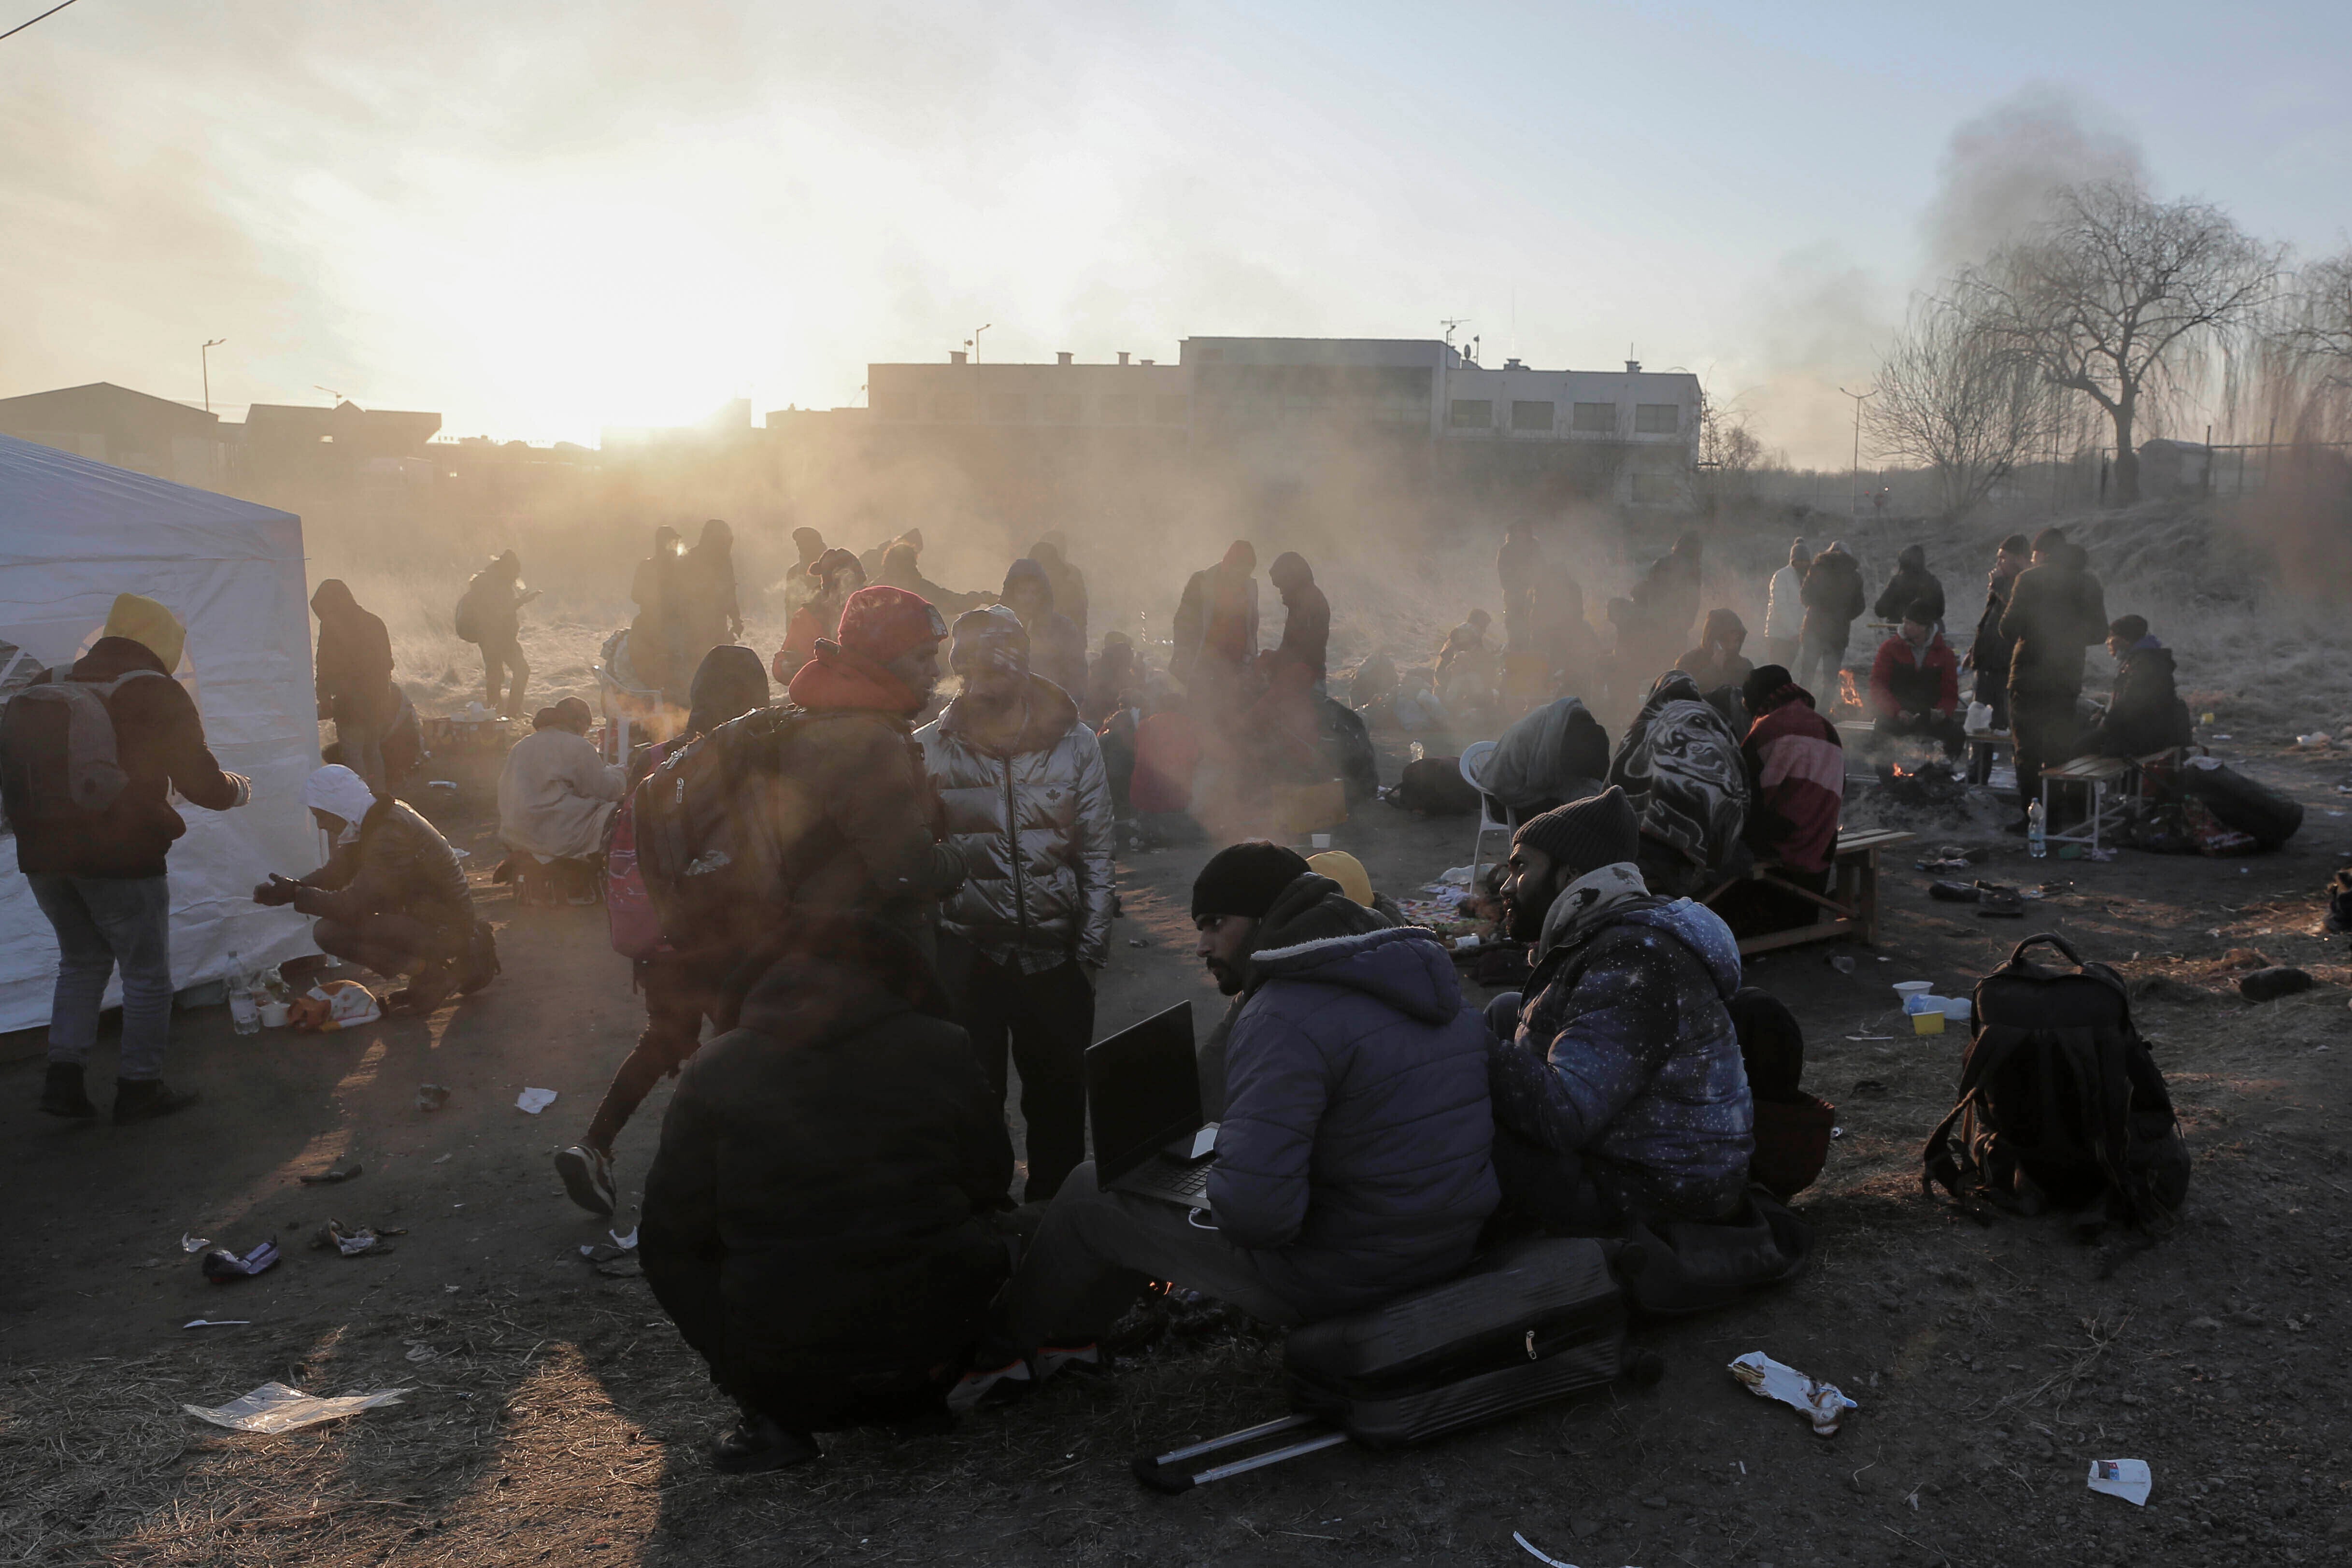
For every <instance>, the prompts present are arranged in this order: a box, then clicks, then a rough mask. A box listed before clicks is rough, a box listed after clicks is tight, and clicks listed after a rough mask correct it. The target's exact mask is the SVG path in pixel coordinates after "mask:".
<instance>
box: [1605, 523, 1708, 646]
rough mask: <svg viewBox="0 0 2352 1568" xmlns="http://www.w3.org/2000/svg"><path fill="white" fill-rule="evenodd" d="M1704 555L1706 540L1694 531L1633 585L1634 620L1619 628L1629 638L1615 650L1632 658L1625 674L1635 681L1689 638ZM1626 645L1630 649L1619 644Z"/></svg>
mask: <svg viewBox="0 0 2352 1568" xmlns="http://www.w3.org/2000/svg"><path fill="white" fill-rule="evenodd" d="M1705 552H1706V542H1705V541H1703V540H1701V539H1700V538H1699V536H1698V535H1697V534H1696V533H1685V534H1684V535H1683V536H1682V537H1681V538H1679V539H1677V540H1675V545H1674V548H1673V549H1672V550H1669V551H1668V552H1666V553H1664V555H1661V556H1659V557H1658V558H1657V560H1655V561H1654V562H1653V563H1651V564H1650V570H1649V572H1648V573H1647V574H1645V575H1644V576H1643V579H1642V580H1641V581H1640V582H1639V583H1636V584H1633V621H1632V624H1631V625H1629V626H1624V627H1622V632H1623V633H1625V634H1629V635H1628V636H1627V637H1624V638H1623V639H1622V640H1621V645H1620V647H1619V650H1618V651H1619V653H1620V654H1621V655H1623V656H1630V664H1629V668H1628V670H1627V673H1628V674H1629V675H1630V676H1631V677H1632V678H1633V679H1636V680H1647V679H1650V678H1651V677H1652V675H1653V673H1654V672H1655V671H1657V670H1659V669H1662V668H1665V666H1666V665H1667V664H1668V663H1669V662H1671V661H1672V660H1673V659H1674V658H1675V656H1676V655H1677V654H1678V653H1679V652H1680V651H1681V650H1682V648H1683V647H1684V646H1685V644H1686V643H1687V641H1688V640H1689V637H1690V632H1691V623H1692V622H1694V621H1696V620H1697V619H1698V603H1699V592H1700V576H1701V572H1702V568H1703V566H1704V564H1705ZM1625 641H1630V642H1631V644H1632V646H1631V647H1625V646H1623V644H1624V642H1625ZM1620 662H1627V660H1626V659H1624V658H1621V661H1620Z"/></svg>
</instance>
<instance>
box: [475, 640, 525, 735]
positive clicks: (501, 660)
mask: <svg viewBox="0 0 2352 1568" xmlns="http://www.w3.org/2000/svg"><path fill="white" fill-rule="evenodd" d="M481 647H482V685H483V688H484V689H485V690H486V691H488V694H489V695H488V701H489V705H490V707H491V708H492V709H493V710H497V711H498V712H499V713H502V714H504V715H505V716H506V717H508V718H509V719H517V718H520V717H521V716H522V693H523V688H525V687H527V686H529V685H530V661H529V660H528V659H526V658H523V656H522V645H521V644H520V643H519V642H517V641H515V640H514V639H513V638H511V637H509V638H508V639H506V640H505V641H503V642H486V643H484V644H482V645H481ZM501 673H504V674H507V675H509V676H510V677H511V678H512V680H513V684H512V685H511V686H510V687H509V689H508V691H507V695H506V699H505V700H504V701H503V702H501V701H500V700H499V677H500V675H501Z"/></svg>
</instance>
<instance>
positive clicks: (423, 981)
mask: <svg viewBox="0 0 2352 1568" xmlns="http://www.w3.org/2000/svg"><path fill="white" fill-rule="evenodd" d="M452 988H453V982H452V980H451V977H450V973H449V965H447V964H446V963H428V964H426V965H425V967H424V968H422V969H420V970H418V971H417V972H416V973H415V974H414V975H412V976H411V977H410V979H409V982H408V984H406V985H404V986H403V987H401V988H400V989H399V990H397V991H395V992H394V993H393V994H391V995H389V996H387V997H385V998H384V999H383V1010H384V1011H385V1012H386V1013H388V1014H390V1015H391V1016H394V1017H395V1018H416V1017H422V1016H425V1014H427V1013H431V1012H434V1011H436V1009H438V1008H439V1007H440V1005H441V1004H442V1003H444V1002H446V1001H447V1000H449V993H450V991H451V989H452Z"/></svg>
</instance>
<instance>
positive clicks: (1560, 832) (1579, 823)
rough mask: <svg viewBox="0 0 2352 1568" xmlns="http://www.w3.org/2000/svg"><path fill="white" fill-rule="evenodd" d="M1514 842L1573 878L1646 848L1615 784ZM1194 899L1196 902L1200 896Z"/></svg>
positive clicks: (1540, 819)
mask: <svg viewBox="0 0 2352 1568" xmlns="http://www.w3.org/2000/svg"><path fill="white" fill-rule="evenodd" d="M1511 843H1512V846H1513V847H1517V846H1519V845H1521V844H1525V845H1527V846H1528V847H1530V848H1535V849H1540V850H1542V851H1543V852H1544V853H1545V854H1547V855H1549V856H1550V857H1551V858H1552V860H1553V862H1554V863H1555V864H1557V865H1558V866H1559V868H1560V869H1562V870H1563V871H1566V872H1567V873H1568V874H1569V875H1570V877H1581V876H1583V875H1584V874H1585V873H1586V872H1587V871H1597V870H1599V869H1600V868H1601V867H1603V866H1614V865H1615V864H1617V862H1619V861H1620V860H1631V859H1632V858H1633V857H1634V855H1635V854H1636V853H1637V852H1639V850H1640V849H1641V847H1642V827H1641V824H1640V823H1639V822H1638V821H1637V820H1636V819H1635V817H1634V816H1633V802H1632V801H1629V800H1627V799H1626V798H1625V792H1624V791H1623V790H1622V789H1619V788H1618V787H1617V786H1616V785H1615V784H1611V785H1610V786H1609V787H1608V788H1607V789H1605V790H1602V791H1601V793H1600V794H1599V795H1591V796H1588V797H1586V798H1585V799H1583V800H1572V801H1570V802H1569V803H1568V804H1567V805H1560V806H1554V807H1553V808H1552V809H1551V810H1549V811H1547V812H1545V813H1544V814H1543V815H1542V816H1531V817H1529V818H1528V820H1527V821H1525V822H1523V823H1521V824H1519V830H1518V831H1517V833H1515V834H1513V835H1512V836H1511ZM1193 899H1194V902H1195V903H1197V902H1198V901H1199V895H1198V894H1195V895H1193Z"/></svg>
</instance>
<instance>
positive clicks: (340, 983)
mask: <svg viewBox="0 0 2352 1568" xmlns="http://www.w3.org/2000/svg"><path fill="white" fill-rule="evenodd" d="M381 1017H383V1006H382V1005H379V1004H378V1003H377V1001H376V999H375V993H373V991H370V990H369V989H368V988H367V987H366V986H364V985H362V984H360V983H359V982H358V981H356V980H322V981H320V983H319V984H316V985H313V986H312V987H310V992H309V994H306V995H302V996H298V997H296V998H295V999H294V1005H293V1006H292V1008H291V1009H290V1011H289V1022H290V1023H292V1024H293V1026H294V1027H296V1028H297V1029H304V1030H310V1031H312V1032H316V1033H320V1034H332V1033H334V1032H335V1031H336V1030H339V1029H355V1028H357V1027H359V1026H361V1025H362V1024H373V1023H374V1022H375V1021H376V1020H377V1019H379V1018H381Z"/></svg>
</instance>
